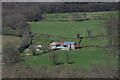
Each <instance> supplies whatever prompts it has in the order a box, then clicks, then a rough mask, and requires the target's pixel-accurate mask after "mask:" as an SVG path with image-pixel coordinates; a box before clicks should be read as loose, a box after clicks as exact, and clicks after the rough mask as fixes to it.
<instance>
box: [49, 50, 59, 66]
mask: <svg viewBox="0 0 120 80" xmlns="http://www.w3.org/2000/svg"><path fill="white" fill-rule="evenodd" d="M57 56H58V55H57V54H56V53H55V52H51V53H50V55H49V58H50V60H51V61H52V63H53V64H54V65H56V64H57Z"/></svg>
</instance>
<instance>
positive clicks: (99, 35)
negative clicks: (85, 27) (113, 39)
mask: <svg viewBox="0 0 120 80" xmlns="http://www.w3.org/2000/svg"><path fill="white" fill-rule="evenodd" d="M32 34H33V35H40V36H48V37H55V38H61V39H77V38H70V37H62V36H55V35H50V34H40V33H35V32H32ZM105 36H106V35H95V36H90V37H82V38H83V39H84V38H96V37H105Z"/></svg>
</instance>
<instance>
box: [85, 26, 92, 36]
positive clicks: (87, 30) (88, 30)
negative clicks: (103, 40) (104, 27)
mask: <svg viewBox="0 0 120 80" xmlns="http://www.w3.org/2000/svg"><path fill="white" fill-rule="evenodd" d="M91 32H92V30H90V29H88V28H87V29H86V33H87V34H88V37H90V36H91Z"/></svg>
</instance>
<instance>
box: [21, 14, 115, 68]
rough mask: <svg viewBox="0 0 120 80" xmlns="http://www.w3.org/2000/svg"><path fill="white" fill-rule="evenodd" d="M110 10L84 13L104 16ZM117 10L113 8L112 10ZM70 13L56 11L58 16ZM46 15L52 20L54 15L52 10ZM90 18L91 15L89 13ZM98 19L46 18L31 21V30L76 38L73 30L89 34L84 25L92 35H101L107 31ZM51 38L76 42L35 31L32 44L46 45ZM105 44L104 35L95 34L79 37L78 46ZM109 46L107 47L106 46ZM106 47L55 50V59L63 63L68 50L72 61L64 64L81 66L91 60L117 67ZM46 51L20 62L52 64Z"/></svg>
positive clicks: (36, 64)
mask: <svg viewBox="0 0 120 80" xmlns="http://www.w3.org/2000/svg"><path fill="white" fill-rule="evenodd" d="M108 13H109V12H93V13H87V15H88V16H89V15H104V16H106V17H107V14H108ZM113 13H114V14H116V12H113ZM70 15H72V14H71V13H65V14H61V13H60V14H59V17H58V19H59V20H60V19H62V17H63V16H70ZM47 16H51V18H49V17H48V19H49V20H50V19H52V20H55V18H54V17H53V16H55V15H54V14H47ZM91 18H92V17H91ZM100 21H102V20H86V21H80V22H58V21H55V22H49V21H40V22H30V23H29V24H30V26H31V32H35V33H41V34H49V35H54V36H62V37H70V38H76V34H77V33H80V35H81V36H82V37H86V36H88V34H87V33H86V30H87V29H90V30H92V32H91V35H93V36H95V35H101V34H106V33H105V30H104V28H103V27H102V26H101V25H100ZM53 41H57V42H65V41H68V42H69V41H71V42H76V43H77V39H58V38H52V37H47V36H37V35H34V42H33V45H38V44H42V45H47V46H49V44H50V43H51V42H53ZM106 44H107V39H106V38H105V37H96V38H85V39H83V40H82V41H81V44H80V45H81V46H88V45H97V46H105V45H106ZM107 50H108V49H107ZM105 51H106V49H105V50H103V49H100V48H96V47H86V48H81V49H77V50H69V51H65V50H63V51H60V50H59V51H55V52H56V53H57V54H58V59H57V62H58V63H59V64H60V65H65V53H66V52H67V53H69V61H70V62H71V64H67V66H82V67H91V65H92V64H95V65H98V66H99V65H110V66H114V67H115V66H116V67H117V61H114V60H113V57H111V55H109V54H105ZM49 54H50V53H46V54H43V55H38V56H27V57H26V58H25V61H24V62H21V64H29V65H31V66H34V67H40V66H43V65H48V66H53V64H52V63H51V61H50V60H49Z"/></svg>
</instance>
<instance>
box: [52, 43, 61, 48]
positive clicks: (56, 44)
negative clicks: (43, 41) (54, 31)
mask: <svg viewBox="0 0 120 80" xmlns="http://www.w3.org/2000/svg"><path fill="white" fill-rule="evenodd" d="M57 46H60V44H58V43H57V42H53V43H51V44H50V47H51V48H52V49H56V48H57Z"/></svg>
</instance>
